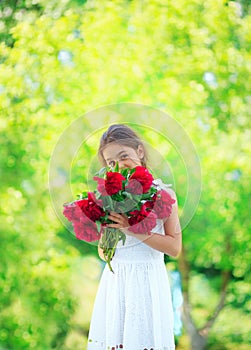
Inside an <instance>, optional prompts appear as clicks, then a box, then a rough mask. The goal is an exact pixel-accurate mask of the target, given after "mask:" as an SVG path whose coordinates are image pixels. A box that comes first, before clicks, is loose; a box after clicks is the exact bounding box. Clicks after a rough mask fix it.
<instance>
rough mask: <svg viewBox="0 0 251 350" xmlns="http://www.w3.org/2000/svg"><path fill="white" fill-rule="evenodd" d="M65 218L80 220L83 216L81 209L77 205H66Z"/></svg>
mask: <svg viewBox="0 0 251 350" xmlns="http://www.w3.org/2000/svg"><path fill="white" fill-rule="evenodd" d="M63 214H64V216H65V217H66V218H67V219H68V220H69V221H73V220H78V219H79V218H80V216H81V215H82V211H81V209H80V208H79V207H78V206H77V205H76V203H71V204H67V203H66V204H64V210H63Z"/></svg>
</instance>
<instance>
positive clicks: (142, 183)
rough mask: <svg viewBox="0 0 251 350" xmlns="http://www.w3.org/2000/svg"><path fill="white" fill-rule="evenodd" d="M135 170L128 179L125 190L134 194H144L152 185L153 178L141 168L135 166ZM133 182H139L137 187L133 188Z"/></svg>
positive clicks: (145, 169)
mask: <svg viewBox="0 0 251 350" xmlns="http://www.w3.org/2000/svg"><path fill="white" fill-rule="evenodd" d="M135 169H136V170H135V172H134V173H133V174H132V175H131V176H130V177H129V183H128V185H127V187H126V188H127V189H129V191H130V192H132V193H134V194H141V193H142V192H143V193H146V192H147V191H148V190H149V189H150V187H151V185H152V183H153V180H154V179H153V176H152V174H150V173H149V171H148V170H147V168H145V167H143V166H136V168H135ZM135 180H136V181H137V182H139V186H135ZM132 181H133V182H132ZM134 191H135V192H134Z"/></svg>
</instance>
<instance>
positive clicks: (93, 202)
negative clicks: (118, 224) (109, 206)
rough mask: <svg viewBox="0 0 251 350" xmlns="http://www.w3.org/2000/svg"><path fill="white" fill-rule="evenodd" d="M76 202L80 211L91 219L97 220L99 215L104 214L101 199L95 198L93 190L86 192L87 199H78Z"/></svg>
mask: <svg viewBox="0 0 251 350" xmlns="http://www.w3.org/2000/svg"><path fill="white" fill-rule="evenodd" d="M76 204H77V205H78V206H79V207H80V208H81V210H82V212H83V213H85V215H86V216H87V217H88V218H89V219H91V220H92V221H96V220H99V219H100V217H101V216H104V215H105V212H104V210H103V209H102V201H101V200H100V199H99V200H98V199H96V197H95V194H94V193H93V192H88V198H87V199H80V200H78V201H76Z"/></svg>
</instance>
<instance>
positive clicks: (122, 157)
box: [120, 154, 128, 159]
mask: <svg viewBox="0 0 251 350" xmlns="http://www.w3.org/2000/svg"><path fill="white" fill-rule="evenodd" d="M120 158H121V159H126V158H128V155H127V154H122V156H121V157H120Z"/></svg>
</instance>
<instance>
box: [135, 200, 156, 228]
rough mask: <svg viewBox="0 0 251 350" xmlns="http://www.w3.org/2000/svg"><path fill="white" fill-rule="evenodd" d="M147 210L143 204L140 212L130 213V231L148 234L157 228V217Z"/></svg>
mask: <svg viewBox="0 0 251 350" xmlns="http://www.w3.org/2000/svg"><path fill="white" fill-rule="evenodd" d="M146 209H147V206H145V204H143V205H142V207H141V208H140V210H134V211H132V212H131V213H130V214H131V215H132V216H131V217H130V218H129V219H128V222H129V225H130V227H129V228H128V230H129V231H132V232H134V233H145V234H147V233H148V231H151V230H152V229H153V228H154V227H155V226H156V219H157V215H156V214H155V213H154V212H152V211H147V210H146Z"/></svg>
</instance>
